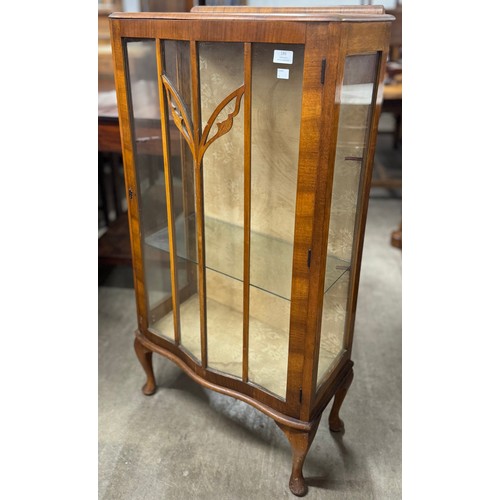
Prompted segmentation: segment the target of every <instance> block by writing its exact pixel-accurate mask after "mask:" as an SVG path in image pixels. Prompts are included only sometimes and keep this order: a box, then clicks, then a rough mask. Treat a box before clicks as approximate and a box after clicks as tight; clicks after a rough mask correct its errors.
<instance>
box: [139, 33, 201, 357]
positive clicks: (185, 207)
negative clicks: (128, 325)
mask: <svg viewBox="0 0 500 500" xmlns="http://www.w3.org/2000/svg"><path fill="white" fill-rule="evenodd" d="M136 43H147V44H148V46H149V53H150V56H149V69H148V75H149V78H150V83H151V85H150V87H148V88H147V89H142V91H141V92H142V94H143V97H148V96H150V98H151V101H152V102H151V105H150V109H151V112H153V111H154V113H155V116H156V120H157V128H158V130H157V135H158V142H159V148H160V149H161V130H160V122H159V112H160V109H159V99H158V80H157V74H156V71H157V70H156V53H155V49H156V46H155V42H154V41H148V42H136ZM164 56H165V61H164V63H165V73H166V75H167V76H168V78H169V79H170V80H171V81H172V83H173V85H175V86H176V89H177V90H178V92H179V94H180V95H181V97H182V98H183V99H185V101H186V102H187V107H188V109H189V107H190V103H191V92H190V86H191V83H190V72H189V44H188V43H187V42H177V41H167V42H165V43H164ZM153 79H154V81H153ZM144 94H145V95H144ZM167 107H168V106H167ZM168 117H169V124H168V130H169V144H168V149H169V168H170V178H171V195H172V211H173V214H172V215H173V219H174V221H175V224H174V227H173V232H174V234H175V244H176V245H175V246H176V260H175V262H176V264H175V265H176V272H177V286H178V289H177V297H178V301H179V304H180V330H181V331H180V333H181V344H182V345H183V346H184V347H186V348H187V349H188V350H189V352H190V353H191V354H192V355H193V357H195V358H198V359H199V356H200V351H201V349H200V335H199V328H200V327H199V325H200V315H199V299H198V293H197V286H198V281H197V266H196V262H197V248H196V241H197V240H196V220H195V214H194V183H193V159H192V155H191V151H190V149H189V146H188V145H187V143H186V141H185V140H184V139H183V138H182V137H181V135H180V133H179V130H178V129H177V127H176V126H175V124H174V123H173V120H172V114H171V111H170V109H169V111H168ZM160 155H161V151H160ZM160 160H161V161H160V162H158V165H159V166H158V170H159V173H160V175H159V176H158V179H159V180H158V182H161V193H160V194H161V200H162V204H161V206H158V205H156V206H155V207H154V210H152V211H151V212H152V213H151V214H150V213H147V214H144V215H143V220H150V219H151V218H152V217H157V218H158V217H160V216H161V222H160V223H156V224H154V226H153V227H152V229H151V230H149V231H146V232H145V234H144V243H145V244H144V249H145V253H146V254H148V255H149V254H151V255H154V256H155V263H156V262H161V263H163V265H162V267H161V269H157V268H154V267H153V268H152V269H151V272H150V274H151V279H152V280H156V281H157V280H164V281H168V300H167V301H164V303H163V304H162V306H161V307H160V308H158V307H157V308H156V309H155V311H154V314H152V315H151V318H150V329H151V330H152V331H154V332H155V333H157V334H158V335H161V336H163V337H166V338H168V339H170V340H173V339H174V323H173V310H172V308H173V304H172V297H171V296H172V294H171V290H172V286H171V272H170V241H169V234H168V224H167V217H166V214H167V207H166V195H165V172H164V168H163V159H162V158H160ZM143 227H145V223H144V222H143ZM150 267H152V266H150ZM156 267H157V266H156ZM165 269H166V270H167V271H168V275H167V276H168V277H167V278H166V277H165V276H166V275H165V272H164V271H165Z"/></svg>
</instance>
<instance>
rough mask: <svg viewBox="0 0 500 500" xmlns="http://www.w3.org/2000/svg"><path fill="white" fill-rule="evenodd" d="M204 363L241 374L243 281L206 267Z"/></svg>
mask: <svg viewBox="0 0 500 500" xmlns="http://www.w3.org/2000/svg"><path fill="white" fill-rule="evenodd" d="M206 279H207V332H208V333H207V352H208V366H209V367H210V368H212V369H216V370H218V371H221V372H225V373H230V374H231V375H234V376H236V377H240V378H241V372H242V365H243V335H242V332H243V283H242V282H241V281H238V280H235V279H232V278H229V277H228V276H225V275H224V274H221V273H218V272H215V271H211V270H210V269H207V272H206Z"/></svg>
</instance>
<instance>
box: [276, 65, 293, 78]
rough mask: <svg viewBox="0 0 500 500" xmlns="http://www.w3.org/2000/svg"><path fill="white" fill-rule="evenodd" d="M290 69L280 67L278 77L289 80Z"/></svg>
mask: <svg viewBox="0 0 500 500" xmlns="http://www.w3.org/2000/svg"><path fill="white" fill-rule="evenodd" d="M289 75H290V70H289V69H285V68H278V74H277V75H276V76H277V78H280V79H282V80H288V78H290V76H289Z"/></svg>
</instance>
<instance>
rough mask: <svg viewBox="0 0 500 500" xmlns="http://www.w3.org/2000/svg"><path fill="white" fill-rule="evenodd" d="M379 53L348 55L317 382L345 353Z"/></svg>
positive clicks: (330, 225)
mask: <svg viewBox="0 0 500 500" xmlns="http://www.w3.org/2000/svg"><path fill="white" fill-rule="evenodd" d="M377 67H378V55H377V54H363V55H355V56H349V57H347V58H346V62H345V68H344V80H343V83H342V91H341V96H340V115H339V129H338V137H337V149H336V154H335V168H334V176H333V191H332V201H331V207H330V223H329V233H328V255H327V262H326V274H325V296H324V298H323V313H322V324H321V341H320V349H319V365H318V376H317V380H318V384H317V385H318V386H319V385H320V384H321V382H322V381H324V380H325V379H326V377H327V375H328V374H329V373H330V372H331V371H332V370H333V369H334V368H335V366H336V363H337V362H338V360H339V359H340V355H341V354H342V352H344V350H345V347H344V333H345V319H346V308H347V298H348V291H349V283H350V276H351V273H350V272H349V270H350V265H351V257H352V249H353V244H354V236H355V226H356V220H357V216H358V208H359V207H358V197H359V190H360V186H361V179H362V177H363V174H364V169H365V166H366V155H367V152H368V143H367V141H368V137H369V132H370V131H369V127H370V121H371V111H372V102H373V98H374V96H373V85H374V82H375V79H376V76H377Z"/></svg>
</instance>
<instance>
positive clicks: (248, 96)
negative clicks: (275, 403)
mask: <svg viewBox="0 0 500 500" xmlns="http://www.w3.org/2000/svg"><path fill="white" fill-rule="evenodd" d="M244 50H245V51H244V58H245V59H244V68H245V69H244V75H245V76H244V78H245V115H244V120H245V125H244V127H245V130H244V134H245V135H244V193H243V203H244V211H243V227H244V241H243V245H244V246H243V252H244V255H243V382H247V381H248V333H249V324H250V219H251V215H250V210H251V186H252V177H251V175H252V171H251V166H252V44H251V43H245V49H244Z"/></svg>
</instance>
